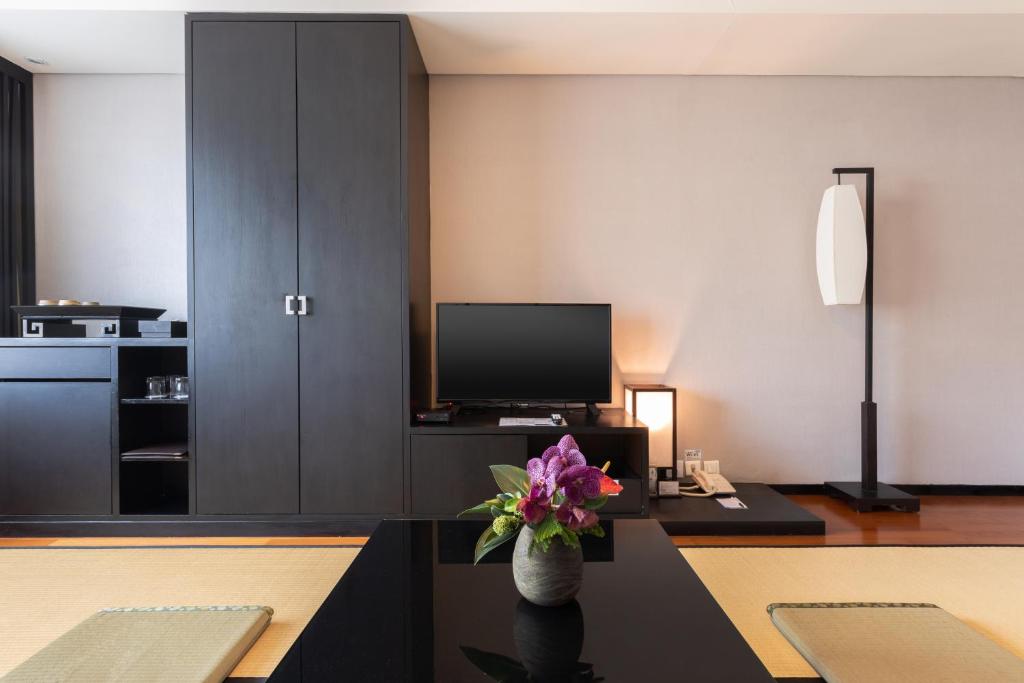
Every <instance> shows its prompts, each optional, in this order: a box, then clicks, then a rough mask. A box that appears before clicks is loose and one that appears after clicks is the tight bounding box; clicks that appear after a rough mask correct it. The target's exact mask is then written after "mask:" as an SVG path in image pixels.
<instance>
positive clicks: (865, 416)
mask: <svg viewBox="0 0 1024 683" xmlns="http://www.w3.org/2000/svg"><path fill="white" fill-rule="evenodd" d="M832 173H834V174H835V175H836V177H837V179H838V180H837V182H836V184H835V185H833V186H832V187H830V188H828V189H827V190H825V195H824V196H823V197H822V200H821V209H820V211H819V213H818V235H817V250H816V251H817V261H818V286H819V287H820V288H821V298H822V300H823V301H824V303H825V305H826V306H832V305H835V304H859V303H860V302H861V300H862V298H863V301H864V401H863V402H862V403H861V404H860V457H861V462H860V481H859V482H858V481H827V482H825V492H826V493H827V494H828V495H830V496H832V497H833V498H839V499H841V500H843V501H845V502H846V503H847V504H849V505H850V506H851V507H852V508H854V509H855V510H857V511H858V512H870V511H871V510H874V509H876V508H897V509H899V510H905V511H907V512H917V511H918V510H919V509H920V508H921V501H920V500H919V499H918V498H917V497H916V496H912V495H910V494H909V493H906V492H904V491H901V490H899V489H897V488H895V487H892V486H889V485H888V484H881V483H879V481H878V429H877V427H878V406H877V405H876V404H875V402H874V400H873V397H872V394H871V390H872V386H871V385H872V369H873V357H872V355H873V344H872V342H873V337H874V328H873V317H872V316H873V313H874V296H873V295H874V291H873V290H874V286H873V284H874V283H873V280H874V249H875V169H874V168H833V169H832ZM844 174H846V175H863V176H865V179H866V185H867V190H866V192H865V200H866V204H867V216H866V218H865V215H864V213H863V212H862V211H861V206H860V200H859V199H858V198H857V188H856V187H854V186H853V185H843V184H842V182H843V175H844Z"/></svg>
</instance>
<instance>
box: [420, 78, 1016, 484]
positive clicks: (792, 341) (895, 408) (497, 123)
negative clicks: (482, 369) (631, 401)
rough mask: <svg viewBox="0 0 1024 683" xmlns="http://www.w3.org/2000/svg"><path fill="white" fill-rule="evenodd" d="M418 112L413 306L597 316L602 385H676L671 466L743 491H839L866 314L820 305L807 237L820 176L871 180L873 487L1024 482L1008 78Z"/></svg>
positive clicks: (496, 100)
mask: <svg viewBox="0 0 1024 683" xmlns="http://www.w3.org/2000/svg"><path fill="white" fill-rule="evenodd" d="M430 97H431V121H430V126H431V144H430V151H431V202H432V204H431V213H432V258H433V293H434V297H435V299H436V300H438V301H541V302H543V301H582V302H611V303H612V306H613V317H614V330H613V334H614V347H615V349H614V354H615V365H616V366H617V370H618V380H619V381H621V379H622V378H625V379H627V380H652V381H664V382H665V383H667V384H671V385H674V386H676V387H677V388H678V390H679V392H680V393H679V397H680V400H679V414H678V419H679V425H680V438H679V444H678V445H679V447H680V448H686V447H699V448H703V449H704V451H705V455H706V456H711V457H715V458H720V459H721V460H722V465H723V471H724V472H725V474H726V475H727V476H730V477H733V478H735V479H737V480H740V481H743V480H761V481H768V482H785V483H800V482H808V483H811V482H813V483H820V482H821V481H823V480H825V479H844V478H850V479H856V478H859V462H860V451H859V448H860V434H859V429H860V426H859V418H860V406H859V402H860V401H861V398H862V395H863V374H862V373H863V364H862V363H863V315H864V312H863V308H862V307H853V306H845V307H832V308H826V307H824V306H823V305H822V304H821V300H820V297H819V294H818V289H817V281H816V275H815V265H814V230H815V221H816V218H817V211H818V205H819V202H820V199H821V193H822V192H823V190H824V189H825V187H826V186H828V185H829V184H831V183H832V182H833V177H832V175H831V174H830V170H831V168H832V167H833V166H838V165H849V166H859V165H873V166H875V167H876V168H877V179H876V184H877V209H876V217H877V220H876V223H877V244H876V263H877V271H876V318H875V327H876V336H875V344H876V346H875V353H876V368H875V372H876V375H875V377H876V380H875V400H876V401H877V402H878V404H879V452H880V467H879V470H880V475H881V476H882V478H883V479H885V480H888V481H890V482H894V483H961V484H1024V419H1022V418H1021V416H1022V415H1024V306H1022V305H1021V302H1020V294H1019V292H1018V289H1019V286H1018V283H1019V280H1020V277H1021V275H1020V274H1021V272H1022V271H1024V203H1022V202H1021V195H1022V193H1024V161H1022V160H1024V136H1022V135H1021V134H1020V131H1021V121H1022V118H1024V80H1014V79H970V78H959V79H939V78H933V79H912V78H892V79H882V78H876V79H863V78H756V77H653V78H650V77H648V78H644V77H460V76H448V77H433V78H432V79H431V96H430ZM620 392H621V389H620V388H619V387H618V386H616V396H619V395H620ZM618 400H619V402H621V398H619V399H618Z"/></svg>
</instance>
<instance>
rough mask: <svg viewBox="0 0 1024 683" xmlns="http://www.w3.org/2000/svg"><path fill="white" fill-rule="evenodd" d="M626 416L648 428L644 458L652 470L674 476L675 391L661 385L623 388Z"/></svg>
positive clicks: (627, 385) (639, 385) (637, 385)
mask: <svg viewBox="0 0 1024 683" xmlns="http://www.w3.org/2000/svg"><path fill="white" fill-rule="evenodd" d="M624 389H625V394H626V396H625V398H626V400H625V404H626V413H628V414H629V415H633V416H635V417H636V418H637V419H638V420H640V421H641V422H643V423H644V424H645V425H647V432H648V446H647V455H648V460H649V464H650V466H651V467H671V468H672V478H673V479H675V478H676V475H677V472H676V390H675V388H674V387H667V386H665V385H664V384H626V385H624Z"/></svg>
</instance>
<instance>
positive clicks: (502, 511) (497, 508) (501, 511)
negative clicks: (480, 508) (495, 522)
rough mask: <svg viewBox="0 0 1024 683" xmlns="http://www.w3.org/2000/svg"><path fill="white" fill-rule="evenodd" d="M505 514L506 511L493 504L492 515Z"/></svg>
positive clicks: (495, 516)
mask: <svg viewBox="0 0 1024 683" xmlns="http://www.w3.org/2000/svg"><path fill="white" fill-rule="evenodd" d="M503 514H505V511H504V510H502V509H501V508H500V507H497V506H496V505H492V506H491V517H494V518H498V517H501V516H502V515H503Z"/></svg>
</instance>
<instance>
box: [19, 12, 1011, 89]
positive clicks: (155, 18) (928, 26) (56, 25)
mask: <svg viewBox="0 0 1024 683" xmlns="http://www.w3.org/2000/svg"><path fill="white" fill-rule="evenodd" d="M28 6H31V9H29V8H28ZM129 8H130V9H129ZM186 11H291V12H313V11H318V12H329V11H334V12H403V13H406V14H409V15H410V17H411V19H412V23H413V28H414V30H415V32H416V36H417V40H418V42H419V44H420V49H421V50H422V52H423V56H424V60H425V61H426V64H427V69H428V71H430V73H432V74H717V75H723V74H753V75H844V76H1017V77H1022V76H1024V0H802V1H800V0H547V1H545V0H518V1H512V0H489V1H488V0H404V1H403V0H347V1H346V0H297V1H293V2H287V1H285V2H282V1H280V0H277V1H274V0H108V1H102V0H100V1H97V0H79V1H77V2H76V1H75V0H63V2H61V1H50V0H33V1H32V2H28V1H27V0H20V1H19V0H0V56H3V57H5V58H7V59H9V60H11V61H13V62H15V63H17V64H19V65H21V66H24V67H25V68H28V69H29V70H30V71H34V72H36V73H182V72H183V71H184V55H183V46H184V38H183V19H182V16H183V14H184V13H185V12H186ZM26 57H38V58H42V59H45V60H46V62H47V64H45V65H41V66H40V65H35V64H31V63H29V62H27V61H26Z"/></svg>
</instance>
